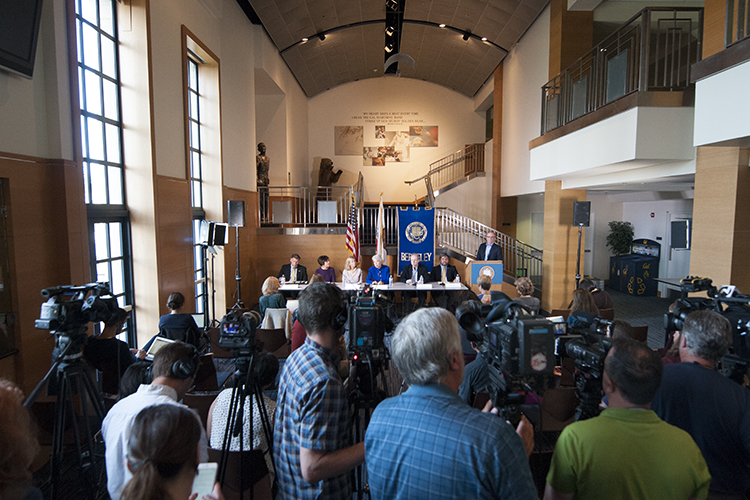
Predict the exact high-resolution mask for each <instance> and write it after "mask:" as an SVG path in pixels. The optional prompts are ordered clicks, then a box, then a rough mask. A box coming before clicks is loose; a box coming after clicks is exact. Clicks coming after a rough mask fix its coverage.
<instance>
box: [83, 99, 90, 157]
mask: <svg viewBox="0 0 750 500" xmlns="http://www.w3.org/2000/svg"><path fill="white" fill-rule="evenodd" d="M81 103H83V101H81ZM88 134H89V131H88V129H87V128H86V117H85V116H83V115H81V154H82V155H83V157H84V158H88V157H89V139H88V137H89V135H88Z"/></svg>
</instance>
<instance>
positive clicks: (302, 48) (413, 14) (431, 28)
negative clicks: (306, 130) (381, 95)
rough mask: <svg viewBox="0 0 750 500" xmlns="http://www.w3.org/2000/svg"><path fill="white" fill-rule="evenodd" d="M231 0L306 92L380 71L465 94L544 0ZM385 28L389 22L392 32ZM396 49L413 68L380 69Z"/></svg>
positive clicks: (486, 75)
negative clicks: (389, 47) (258, 28)
mask: <svg viewBox="0 0 750 500" xmlns="http://www.w3.org/2000/svg"><path fill="white" fill-rule="evenodd" d="M237 2H238V3H239V4H240V6H241V7H242V8H243V10H244V11H245V12H246V13H247V15H248V17H249V18H250V20H251V21H253V22H256V23H260V24H262V25H263V27H264V28H265V29H266V31H267V32H268V34H269V36H270V37H271V40H273V43H274V44H275V45H276V48H277V49H278V50H279V53H280V54H281V56H282V57H283V58H284V60H285V61H286V63H287V65H288V66H289V68H290V69H291V71H292V73H293V74H294V76H295V77H296V78H297V81H298V82H299V83H300V85H301V86H302V88H303V90H304V91H305V93H306V94H307V95H308V96H309V97H312V96H314V95H316V94H319V93H320V92H324V91H325V90H327V89H329V88H331V87H334V86H336V85H340V84H342V83H347V82H352V81H356V80H360V79H363V78H375V77H381V76H383V75H384V74H393V75H396V74H399V75H400V76H401V77H405V78H417V79H420V80H426V81H429V82H433V83H437V84H439V85H444V86H446V87H448V88H451V89H453V90H455V91H457V92H460V93H462V94H465V95H467V96H469V97H472V96H474V94H476V93H477V91H478V90H479V89H480V88H481V87H482V85H483V84H484V83H485V82H486V81H487V79H488V78H489V77H490V76H491V75H492V73H493V71H494V70H495V68H496V67H497V65H498V64H500V62H501V61H502V60H503V58H504V57H505V55H506V54H507V53H508V51H509V50H510V49H511V47H513V45H514V44H515V43H516V42H517V41H518V40H519V38H521V36H522V35H523V34H524V32H525V31H526V30H527V29H528V27H529V26H530V25H531V23H532V22H533V21H534V19H536V17H537V16H538V15H539V13H540V12H541V11H542V9H543V8H544V7H545V6H546V5H547V2H548V0H237ZM441 24H443V25H445V26H444V27H441V26H440V25H441ZM387 27H392V28H394V30H393V31H394V34H393V35H389V34H388V33H387V31H389V30H386V28H387ZM389 43H393V44H394V47H393V49H394V50H392V51H391V52H387V51H386V45H387V44H389ZM397 53H399V54H406V55H408V56H410V57H411V58H412V59H413V60H414V66H413V67H412V66H411V64H409V63H408V62H399V63H396V64H393V65H391V66H390V67H389V68H388V69H387V71H386V69H385V68H384V63H385V61H386V59H387V58H388V57H389V56H392V55H393V54H397ZM401 58H402V59H404V58H403V56H402V57H401Z"/></svg>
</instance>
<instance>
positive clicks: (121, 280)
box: [109, 259, 125, 295]
mask: <svg viewBox="0 0 750 500" xmlns="http://www.w3.org/2000/svg"><path fill="white" fill-rule="evenodd" d="M109 287H110V289H111V290H112V293H113V294H115V295H120V294H123V293H125V269H124V267H123V265H122V259H117V260H113V261H112V281H111V282H110V284H109Z"/></svg>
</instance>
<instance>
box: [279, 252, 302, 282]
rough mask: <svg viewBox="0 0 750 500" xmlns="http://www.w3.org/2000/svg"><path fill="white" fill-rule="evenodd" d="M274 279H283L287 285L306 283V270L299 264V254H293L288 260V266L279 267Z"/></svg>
mask: <svg viewBox="0 0 750 500" xmlns="http://www.w3.org/2000/svg"><path fill="white" fill-rule="evenodd" d="M276 277H277V278H279V279H281V278H282V277H283V278H284V280H285V281H286V282H287V283H296V282H299V281H303V282H304V281H307V268H306V267H305V266H301V265H300V264H299V254H296V253H293V254H292V256H291V257H290V258H289V264H284V265H283V266H281V269H280V270H279V274H277V275H276Z"/></svg>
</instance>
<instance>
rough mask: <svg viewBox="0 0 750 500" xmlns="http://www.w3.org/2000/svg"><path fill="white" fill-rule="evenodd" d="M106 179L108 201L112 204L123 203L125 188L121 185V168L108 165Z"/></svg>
mask: <svg viewBox="0 0 750 500" xmlns="http://www.w3.org/2000/svg"><path fill="white" fill-rule="evenodd" d="M107 170H108V174H107V180H108V181H109V203H110V204H112V205H124V204H125V199H124V194H125V190H124V189H123V187H122V169H121V168H120V167H113V166H110V167H108V169H107Z"/></svg>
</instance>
